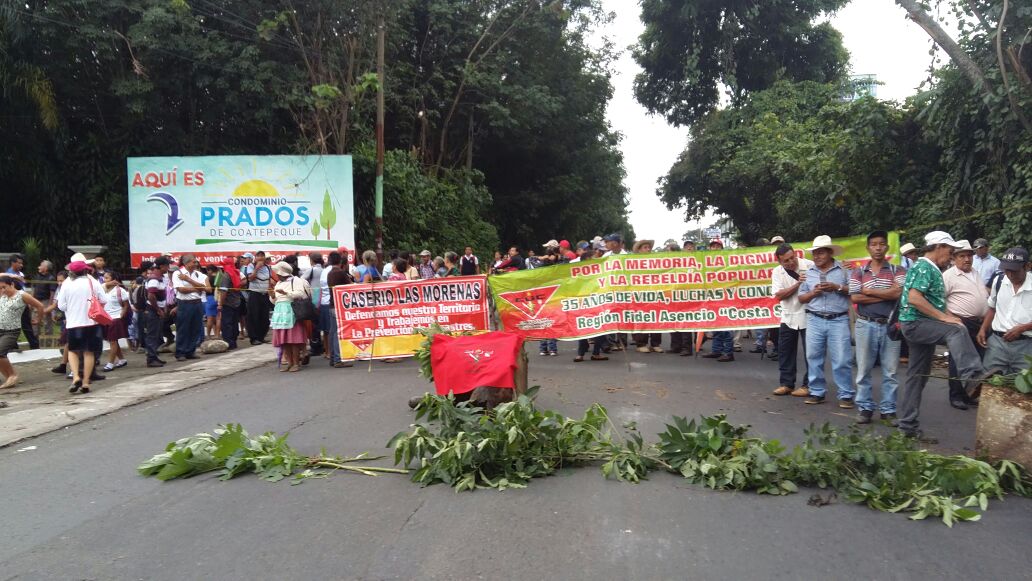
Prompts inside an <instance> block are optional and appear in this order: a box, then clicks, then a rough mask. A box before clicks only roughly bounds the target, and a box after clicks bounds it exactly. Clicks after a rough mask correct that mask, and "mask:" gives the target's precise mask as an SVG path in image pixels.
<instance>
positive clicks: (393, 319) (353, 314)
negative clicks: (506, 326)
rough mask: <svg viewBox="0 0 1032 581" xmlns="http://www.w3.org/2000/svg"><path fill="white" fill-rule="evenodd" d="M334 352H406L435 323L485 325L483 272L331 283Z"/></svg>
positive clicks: (344, 355)
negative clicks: (422, 330) (336, 344)
mask: <svg viewBox="0 0 1032 581" xmlns="http://www.w3.org/2000/svg"><path fill="white" fill-rule="evenodd" d="M333 304H334V313H335V315H336V317H337V338H338V340H339V341H340V357H341V359H343V360H345V361H350V360H354V359H384V358H393V357H407V356H411V355H412V354H413V353H415V351H416V350H417V349H419V345H420V343H422V342H423V336H422V335H419V334H418V333H417V332H416V329H418V328H422V327H429V326H431V325H433V324H434V323H438V324H439V325H441V326H442V327H444V328H445V329H448V330H449V331H487V330H488V315H489V313H488V306H487V277H484V276H457V277H448V278H431V279H428V280H413V281H398V282H377V283H372V284H349V285H342V286H336V287H333Z"/></svg>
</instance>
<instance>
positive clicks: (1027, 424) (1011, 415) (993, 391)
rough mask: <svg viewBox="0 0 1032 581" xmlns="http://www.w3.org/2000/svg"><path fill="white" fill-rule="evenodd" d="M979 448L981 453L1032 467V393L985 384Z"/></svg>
mask: <svg viewBox="0 0 1032 581" xmlns="http://www.w3.org/2000/svg"><path fill="white" fill-rule="evenodd" d="M975 448H976V450H977V451H978V454H979V455H980V456H985V457H987V458H989V459H992V460H1010V461H1012V462H1017V463H1018V464H1021V465H1023V466H1025V467H1026V468H1032V397H1030V396H1028V395H1025V394H1022V393H1018V392H1017V391H1015V390H1014V389H1011V388H1008V387H994V386H991V385H982V397H981V398H979V405H978V419H977V421H976V423H975Z"/></svg>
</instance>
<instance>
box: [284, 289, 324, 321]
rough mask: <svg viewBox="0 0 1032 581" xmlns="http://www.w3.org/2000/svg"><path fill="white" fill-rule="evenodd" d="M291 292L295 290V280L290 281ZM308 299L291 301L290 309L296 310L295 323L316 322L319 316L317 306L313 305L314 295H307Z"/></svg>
mask: <svg viewBox="0 0 1032 581" xmlns="http://www.w3.org/2000/svg"><path fill="white" fill-rule="evenodd" d="M290 290H291V292H293V290H294V280H293V279H291V281H290ZM307 294H308V297H307V298H300V299H291V300H290V307H291V308H292V309H294V320H295V321H315V320H316V319H318V315H317V314H316V312H315V305H313V304H312V293H310V292H309V293H307Z"/></svg>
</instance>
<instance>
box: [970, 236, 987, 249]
mask: <svg viewBox="0 0 1032 581" xmlns="http://www.w3.org/2000/svg"><path fill="white" fill-rule="evenodd" d="M984 246H989V241H988V240H986V239H985V238H978V239H977V240H975V243H974V244H972V245H971V248H974V249H975V250H978V249H979V248H982V247H984Z"/></svg>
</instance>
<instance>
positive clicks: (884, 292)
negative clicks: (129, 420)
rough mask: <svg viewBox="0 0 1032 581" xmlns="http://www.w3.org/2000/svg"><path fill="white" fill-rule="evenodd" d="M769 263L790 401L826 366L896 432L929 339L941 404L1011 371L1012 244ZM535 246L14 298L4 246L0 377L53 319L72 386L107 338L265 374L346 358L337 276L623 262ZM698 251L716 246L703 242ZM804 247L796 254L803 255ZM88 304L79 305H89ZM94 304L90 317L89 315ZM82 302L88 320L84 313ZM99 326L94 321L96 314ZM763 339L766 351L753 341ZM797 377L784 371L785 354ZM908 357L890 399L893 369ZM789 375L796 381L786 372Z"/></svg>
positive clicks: (906, 427)
mask: <svg viewBox="0 0 1032 581" xmlns="http://www.w3.org/2000/svg"><path fill="white" fill-rule="evenodd" d="M770 242H771V244H772V245H777V246H776V250H775V252H774V254H775V257H776V260H777V262H778V266H777V267H776V268H774V270H773V271H772V277H771V292H772V294H773V296H774V298H775V299H776V300H777V301H779V302H780V306H781V309H780V317H781V320H780V325H779V326H778V327H776V328H770V329H759V330H753V331H752V332H751V333H752V334H753V336H754V339H755V342H754V346H753V348H752V349H751V351H752V352H753V353H760V354H761V355H762V354H767V353H768V351H769V355H768V356H769V357H770V358H771V359H777V361H778V374H779V378H778V386H777V388H776V389H775V390H774V392H773V393H774V394H775V395H778V396H795V397H800V398H805V399H804V400H803V401H804V402H805V403H806V404H811V405H817V404H822V403H824V402H825V400H826V398H827V397H828V394H829V392H830V389H829V381H828V378H827V377H826V374H825V367H826V364H830V370H831V380H832V383H833V384H834V387H835V398H836V400H837V402H838V407H840V408H843V409H854V408H856V409H858V415H857V421H858V422H859V423H870V422H871V421H872V419H873V417H874V413H875V412H876V411H877V412H878V413H879V418H880V419H881V420H885V421H889V422H892V423H893V424H894V425H898V426H899V428H900V429H901V430H902V431H903V432H905V433H907V434H910V435H917V434H919V433H920V422H919V411H920V405H921V396H922V392H923V390H924V387H925V384H926V383H927V380H928V376H929V372H930V368H931V364H932V359H933V356H934V353H935V347H936V346H937V345H945V346H946V347H947V349H948V353H949V376H950V380H949V386H950V389H949V401H950V404H951V405H952V406H953V407H955V408H957V409H960V410H966V409H968V408H969V407H971V406H974V405H978V396H979V386H980V384H981V382H982V380H984V379H985V378H986V377H987V376H988V375H989V374H990V373H992V372H997V371H998V372H1002V373H1015V372H1017V371H1019V370H1021V369H1025V368H1026V367H1027V366H1028V361H1029V359H1028V357H1030V356H1032V278H1030V277H1028V271H1029V270H1030V266H1032V265H1030V261H1029V256H1028V252H1027V251H1026V250H1025V249H1024V248H1020V247H1015V248H1010V249H1008V250H1006V251H1005V252H1004V253H1003V254H1002V256H1001V257H999V258H997V257H995V256H993V255H992V254H991V253H990V251H989V243H988V241H987V240H985V239H978V240H975V243H974V244H973V245H972V244H970V243H968V241H966V240H960V241H956V240H954V239H953V238H952V237H951V236H950V235H949V234H947V233H945V232H941V231H935V232H930V233H928V234H927V235H926V236H925V238H924V240H923V244H922V246H921V247H920V248H918V247H915V246H914V245H913V244H912V243H908V244H904V245H903V246H902V247H901V248H899V254H900V255H901V260H900V262H901V264H900V265H896V264H893V263H891V262H890V261H889V255H890V254H891V250H892V249H891V248H889V236H888V233H886V232H884V231H877V232H872V233H871V234H870V235H869V236H867V252H868V255H869V258H868V259H867V260H866V261H863V262H862V263H861V264H859V265H857V266H854V267H853V268H848V267H847V266H846V265H844V264H843V263H842V262H840V261H839V260H837V259H836V256H838V255H839V254H840V253H841V252H842V248H841V247H840V246H838V245H836V244H834V243H833V242H832V240H831V238H830V237H829V236H818V237H817V238H816V239H814V241H813V244H812V245H811V246H810V247H808V248H805V249H802V250H804V251H805V252H801V251H800V250H797V249H795V248H793V247H792V246H791V245H789V244H786V243H785V241H784V238H783V237H781V236H774V237H772V238H771V240H770ZM542 248H543V251H542V252H541V253H536V252H534V251H528V252H527V254H526V256H524V255H523V254H522V253H521V252H520V249H519V248H518V247H516V246H513V247H510V248H509V250H508V252H507V254H506V255H505V256H502V255H501V253H496V254H495V259H494V261H493V263H492V264H491V265H489V266H488V267H486V268H484V267H482V266H481V264H480V262H479V259H478V258H477V256H476V255H475V254H474V253H473V248H471V247H468V246H467V247H466V248H465V249H464V252H463V254H462V255H461V256H460V255H458V254H457V253H454V252H445V253H444V254H443V255H442V256H438V257H434V256H433V254H432V253H431V252H430V251H429V250H423V251H422V252H419V253H418V254H417V253H415V252H404V251H398V250H391V251H390V252H389V253H388V257H387V258H386V260H384V261H383V267H382V269H381V268H379V264H380V262H379V261H378V257H377V255H376V253H375V252H372V251H366V252H364V253H363V254H362V255H361V258H360V260H359V261H358V264H357V265H354V266H349V263H350V261H349V260H348V251H347V249H346V248H340V249H339V250H338V251H335V252H330V253H329V255H328V256H325V257H324V256H323V255H322V254H321V253H319V252H312V253H310V254H309V255H308V256H307V257H301V256H299V255H297V254H295V255H288V256H286V257H283V258H282V259H281V260H280V261H278V262H276V263H274V264H273V263H272V262H271V261H270V260H269V259H268V257H267V256H266V254H265V253H264V252H261V251H259V252H254V253H250V252H248V253H244V254H241V255H240V256H237V257H226V258H224V259H223V260H222V262H221V263H220V264H218V265H208V266H207V268H202V267H201V265H200V262H199V261H198V259H197V258H196V257H195V256H194V255H192V254H183V255H182V256H180V257H179V258H178V260H175V259H174V258H173V256H172V255H171V253H166V254H165V255H163V256H160V257H158V258H156V259H155V260H153V261H147V262H144V263H143V264H142V268H141V275H140V276H139V277H137V278H136V279H135V280H133V281H131V282H130V284H129V285H128V289H127V288H125V287H124V286H123V283H122V281H121V279H120V277H119V276H118V274H117V273H115V272H112V271H111V270H109V269H108V268H106V263H105V261H104V258H103V257H102V256H96V257H94V258H92V259H86V258H85V257H84V256H83V255H81V254H76V255H74V256H72V258H71V260H70V262H69V263H68V264H67V266H66V267H65V268H64V269H63V270H62V271H60V272H53V270H54V267H53V264H52V263H50V262H48V261H43V262H41V263H40V265H39V269H38V275H37V276H36V277H33V279H34V280H33V282H34V284H33V285H32V289H31V292H26V291H25V290H24V289H25V287H26V286H27V285H26V282H27V280H28V279H27V277H26V276H25V274H24V273H23V272H22V268H24V259H23V258H22V257H21V256H18V255H15V256H14V257H13V258H12V260H11V267H10V268H9V269H8V270H7V272H6V273H5V274H3V275H0V375H2V376H3V378H4V382H3V383H2V384H0V388H2V387H12V386H13V385H15V384H17V382H18V376H17V374H16V372H15V371H14V369H13V367H12V365H11V363H10V362H9V360H8V358H7V355H8V353H10V352H11V351H13V350H16V349H17V348H18V338H19V336H20V335H21V334H24V335H25V337H26V339H27V340H28V342H29V344H30V348H35V347H38V338H37V337H38V335H40V334H47V333H49V332H50V329H51V328H52V327H53V326H59V327H60V329H61V339H60V344H61V345H62V346H63V348H64V349H63V353H64V360H63V361H62V363H61V364H60V365H58V366H57V367H55V368H54V370H53V371H54V372H56V373H62V374H67V375H68V377H69V378H70V379H71V380H72V386H71V388H70V389H69V391H71V392H72V393H89V391H90V388H91V382H92V381H96V380H98V379H102V378H103V375H101V374H100V373H98V370H97V369H96V367H97V365H98V364H99V362H100V361H101V354H102V353H101V349H102V342H103V341H104V340H107V341H108V343H109V344H110V345H111V348H110V349H109V353H108V360H107V363H106V364H104V366H103V367H102V371H104V372H110V371H114V370H116V369H119V368H121V367H124V366H125V365H127V361H126V359H125V356H124V354H123V353H122V349H121V347H120V344H119V341H120V340H122V339H125V340H127V342H128V344H129V349H130V350H134V351H142V352H144V353H146V365H147V366H148V367H153V368H159V367H163V366H164V365H166V364H167V362H166V361H165V360H163V359H162V358H161V357H160V354H161V351H162V350H163V348H165V349H167V350H170V351H172V352H173V353H174V357H175V359H176V361H187V360H192V359H197V358H198V354H197V352H198V348H199V347H200V345H201V344H202V342H203V341H204V340H205V339H211V338H219V339H221V340H223V341H225V342H226V344H227V345H226V346H227V348H228V349H229V350H233V349H236V348H237V342H238V340H239V338H240V337H243V338H246V339H248V340H249V341H250V343H251V344H252V345H258V344H261V343H265V342H267V341H268V340H269V339H268V336H269V332H270V331H271V332H272V343H273V345H274V346H275V347H276V348H277V350H278V353H279V357H280V371H283V372H287V373H290V372H297V371H300V370H301V368H302V366H303V365H306V364H308V363H309V362H310V359H311V356H312V355H319V354H322V355H323V356H324V357H325V358H326V359H327V360H328V363H329V365H331V366H333V367H349V366H351V363H350V362H348V361H343V360H342V359H341V357H340V352H339V343H338V341H336V339H335V338H336V335H337V328H336V317H335V316H334V305H333V301H332V300H330V299H331V296H332V289H333V287H335V286H339V285H343V284H351V283H369V282H376V281H382V280H388V281H403V280H421V279H429V278H439V277H450V276H469V275H476V274H481V273H484V272H487V273H490V274H504V273H507V272H513V271H517V270H526V269H537V268H546V267H549V266H552V265H555V264H561V263H575V262H579V261H582V260H590V259H595V258H603V257H606V256H610V255H613V254H628V250H627V249H626V248H625V243H624V240H623V237H622V236H621V235H620V234H617V233H614V234H610V235H608V236H604V237H603V236H598V237H596V238H594V239H593V240H590V241H588V240H582V241H579V242H577V243H576V244H573V245H571V244H570V243H569V242H568V241H566V240H549V241H548V242H546V243H545V244H543V245H542ZM707 248H708V249H709V250H720V249H722V248H723V244H722V242H721V241H720V240H712V241H710V242H709V244H708V245H707ZM696 249H697V246H696V243H695V242H694V241H692V240H688V241H685V242H683V243H678V242H677V241H675V240H667V241H666V242H665V243H664V244H663V246H662V247H660V248H658V249H657V248H656V247H655V241H653V240H638V241H636V242H635V243H634V244H633V245H632V246H631V250H630V253H652V252H675V251H694V250H696ZM806 255H809V256H810V257H811V258H812V260H810V259H807V258H805V256H806ZM94 303H95V305H94ZM100 306H102V307H103V308H102V309H99V307H100ZM91 307H92V309H99V310H101V311H102V313H103V315H106V316H102V315H101V314H98V313H95V312H94V310H92V309H91ZM98 321H101V322H98ZM668 334H669V335H670V345H669V348H668V349H664V348H663V346H662V335H663V334H661V333H640V334H633V335H632V337H631V341H633V343H634V346H635V348H636V350H637V351H638V352H641V353H663V352H670V353H674V354H679V355H682V356H691V355H695V354H696V348H697V346H698V345H702V344H703V343H704V342H705V341H710V345H711V346H710V350H709V351H708V352H706V353H704V354H701V356H702V357H703V358H707V359H713V360H715V361H717V362H720V363H727V362H733V361H734V360H735V356H734V353H735V352H736V351H740V350H741V349H742V342H743V340H744V335H745V333H744V332H742V331H732V330H726V331H715V332H711V333H706V334H703V335H701V336H700V335H699V334H697V333H689V332H675V333H668ZM629 344H630V341H628V338H627V335H626V334H612V335H607V336H602V337H597V338H594V339H581V340H579V341H578V342H577V348H576V356H575V357H574V359H573V360H574V361H575V362H582V361H585V357H586V356H588V352H589V351H591V355H590V360H592V361H604V360H607V359H608V357H607V354H608V353H611V352H613V351H621V350H624V349H628V348H629ZM768 345H770V346H771V347H768ZM800 349H802V355H803V357H802V360H803V366H802V367H803V369H802V373H801V374H800V373H799V369H798V367H799V365H798V361H799V350H800ZM558 351H559V346H558V342H557V341H555V340H545V341H541V342H540V343H539V354H540V355H542V356H557V355H558ZM901 363H905V364H907V365H908V366H907V372H906V377H905V379H904V382H903V389H902V394H901V395H900V394H899V391H900V390H899V383H900V381H899V379H898V377H897V376H898V368H899V365H900V364H901ZM876 368H879V369H880V375H881V381H880V396H879V397H878V399H877V401H876V400H875V397H874V387H873V381H872V378H873V375H874V373H875V369H876ZM797 380H798V381H797Z"/></svg>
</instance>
